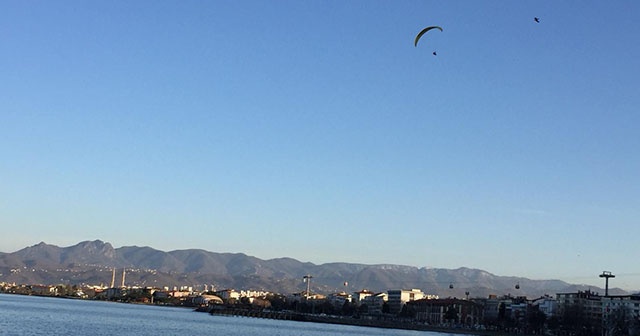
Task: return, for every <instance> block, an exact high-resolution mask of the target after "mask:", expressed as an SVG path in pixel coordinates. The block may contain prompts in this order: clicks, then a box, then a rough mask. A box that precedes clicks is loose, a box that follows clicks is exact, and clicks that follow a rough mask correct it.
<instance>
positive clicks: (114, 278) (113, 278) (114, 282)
mask: <svg viewBox="0 0 640 336" xmlns="http://www.w3.org/2000/svg"><path fill="white" fill-rule="evenodd" d="M115 286H116V268H115V267H114V268H113V272H112V273H111V287H109V288H113V287H115Z"/></svg>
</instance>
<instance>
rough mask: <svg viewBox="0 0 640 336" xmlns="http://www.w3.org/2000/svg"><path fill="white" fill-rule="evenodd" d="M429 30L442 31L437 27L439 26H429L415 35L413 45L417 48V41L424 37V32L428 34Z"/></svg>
mask: <svg viewBox="0 0 640 336" xmlns="http://www.w3.org/2000/svg"><path fill="white" fill-rule="evenodd" d="M431 29H438V30H440V31H442V28H441V27H439V26H429V27H427V28H425V29H423V30H421V31H420V32H419V33H418V35H416V39H415V41H414V42H413V45H414V46H416V47H417V46H418V41H419V40H420V38H421V37H422V35H424V34H425V33H426V32H428V31H430V30H431Z"/></svg>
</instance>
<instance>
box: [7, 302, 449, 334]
mask: <svg viewBox="0 0 640 336" xmlns="http://www.w3.org/2000/svg"><path fill="white" fill-rule="evenodd" d="M0 335H82V336H85V335H109V336H113V335H136V336H146V335H154V336H155V335H216V336H225V335H243V336H251V335H275V336H329V335H331V336H341V335H348V336H360V335H363V336H364V335H373V336H375V335H385V336H387V335H390V336H418V335H421V336H445V335H448V334H442V333H432V332H424V331H410V330H390V329H378V328H367V327H353V326H340V325H331V324H322V323H305V322H295V321H281V320H267V319H257V318H246V317H225V316H211V315H209V314H206V313H196V312H194V311H192V310H191V309H185V308H172V307H156V306H144V305H130V304H122V303H112V302H102V301H82V300H67V299H58V298H46V297H35V296H22V295H5V294H0Z"/></svg>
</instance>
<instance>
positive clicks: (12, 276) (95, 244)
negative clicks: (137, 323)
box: [0, 240, 627, 298]
mask: <svg viewBox="0 0 640 336" xmlns="http://www.w3.org/2000/svg"><path fill="white" fill-rule="evenodd" d="M113 268H116V269H117V274H118V280H120V276H121V274H122V269H123V268H126V284H127V285H138V286H155V287H164V286H169V287H173V286H194V287H196V288H199V289H202V288H203V287H204V286H203V285H205V284H207V285H209V286H211V285H213V286H214V287H215V288H216V289H226V288H234V289H237V290H241V289H256V290H266V291H272V292H278V293H283V294H288V293H293V292H299V291H301V290H304V289H306V284H304V283H303V282H302V277H303V276H304V275H307V274H309V275H311V276H313V278H312V281H311V288H312V290H313V291H315V292H319V293H323V294H329V293H332V292H337V291H347V292H353V291H357V290H361V289H369V290H371V291H374V292H382V291H387V290H388V289H409V288H419V289H421V290H423V291H424V292H425V293H427V294H437V295H439V296H440V297H449V296H453V297H464V296H465V292H469V296H470V297H486V296H487V295H490V294H496V295H504V294H511V295H514V296H521V295H525V296H527V297H530V298H533V297H539V296H541V295H544V294H549V295H554V294H556V293H561V292H575V291H577V290H586V289H591V290H593V291H596V292H599V293H601V294H603V293H604V289H601V288H595V287H593V286H585V285H573V284H569V283H566V282H564V281H560V280H531V279H527V278H522V277H513V276H498V275H494V274H491V273H489V272H486V271H483V270H479V269H471V268H465V267H463V268H458V269H442V268H440V269H439V268H418V267H411V266H403V265H388V264H384V265H365V264H354V263H341V262H335V263H327V264H321V265H315V264H313V263H309V262H301V261H298V260H295V259H292V258H276V259H269V260H262V259H259V258H256V257H252V256H247V255H245V254H242V253H216V252H209V251H205V250H200V249H189V250H176V251H170V252H164V251H160V250H156V249H154V248H151V247H137V246H126V247H120V248H113V246H112V245H111V244H110V243H108V242H102V241H100V240H94V241H84V242H81V243H78V244H77V245H74V246H69V247H58V246H55V245H49V244H46V243H44V242H42V243H39V244H37V245H34V246H30V247H26V248H24V249H21V250H19V251H16V252H13V253H0V282H3V281H4V282H10V283H13V282H15V283H23V284H60V283H63V284H92V285H99V284H104V285H109V284H110V282H111V277H112V269H113ZM117 284H118V285H119V284H120V283H119V282H117ZM345 284H346V285H345ZM516 284H518V285H519V288H518V289H516V288H515V285H516ZM450 285H453V288H450ZM609 293H610V294H612V295H614V294H627V293H626V292H625V291H624V290H621V289H618V288H610V289H609Z"/></svg>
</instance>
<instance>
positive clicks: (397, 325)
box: [195, 308, 511, 336]
mask: <svg viewBox="0 0 640 336" xmlns="http://www.w3.org/2000/svg"><path fill="white" fill-rule="evenodd" d="M195 311H198V312H205V313H209V314H211V315H217V316H230V317H252V318H261V319H272V320H289V321H297V322H309V323H326V324H340V325H351V326H359V327H371V328H382V329H400V330H416V331H430V332H437V333H443V334H457V335H482V336H505V335H511V333H509V332H505V331H495V330H477V329H465V328H456V327H451V328H448V327H438V326H432V325H426V324H421V323H415V322H412V321H403V320H380V319H363V318H353V317H344V316H329V315H324V316H323V315H314V314H303V313H295V312H276V311H266V312H265V311H252V310H246V309H232V308H225V309H196V310H195Z"/></svg>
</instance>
